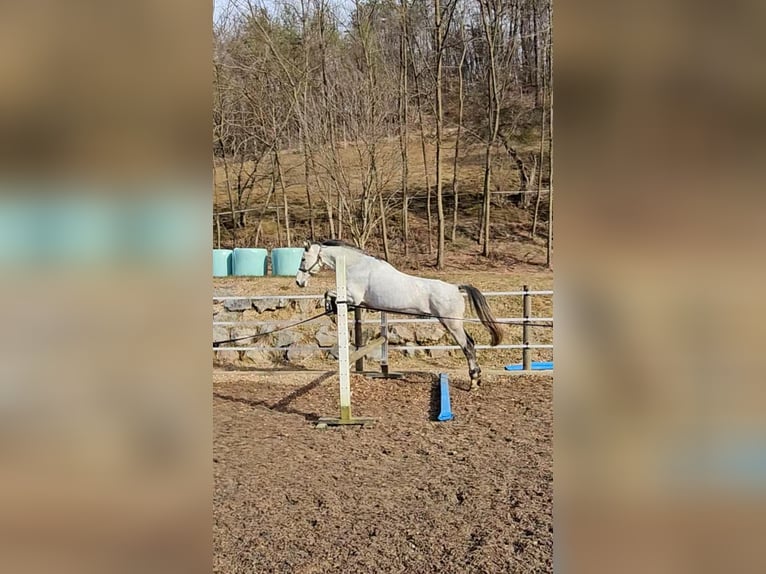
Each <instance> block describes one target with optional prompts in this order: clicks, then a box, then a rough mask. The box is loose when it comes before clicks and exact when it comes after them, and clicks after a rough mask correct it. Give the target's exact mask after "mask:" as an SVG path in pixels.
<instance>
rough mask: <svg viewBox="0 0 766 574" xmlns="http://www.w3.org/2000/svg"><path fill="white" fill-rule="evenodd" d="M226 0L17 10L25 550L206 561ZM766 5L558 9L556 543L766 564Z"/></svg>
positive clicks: (7, 111)
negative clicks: (215, 156)
mask: <svg viewBox="0 0 766 574" xmlns="http://www.w3.org/2000/svg"><path fill="white" fill-rule="evenodd" d="M212 12H213V6H212V3H210V2H202V3H189V2H180V1H169V2H163V3H161V4H160V3H153V2H147V1H140V0H139V1H134V2H130V3H118V2H99V3H96V2H84V1H80V2H76V1H75V2H67V3H65V4H64V3H60V2H53V1H47V2H46V1H39V2H32V3H10V4H9V3H6V4H4V5H3V6H2V8H0V77H2V78H3V81H2V86H1V87H0V289H1V290H2V291H1V292H0V295H2V297H0V310H2V317H3V321H2V325H3V327H4V328H3V329H2V330H1V331H0V332H1V333H2V334H1V335H0V337H2V343H3V344H2V345H0V505H1V506H2V508H3V512H2V515H1V516H0V532H1V533H2V536H0V540H1V541H2V542H0V565H1V567H2V570H3V571H8V572H46V571H55V572H59V573H63V572H70V571H71V572H96V571H98V572H104V571H141V572H159V571H163V572H168V571H178V572H191V571H196V570H209V568H210V488H211V482H212V481H211V471H210V458H211V455H210V448H211V446H210V425H211V418H210V355H209V345H210V339H209V337H210V331H209V328H210V327H209V320H210V319H209V315H208V309H209V307H208V305H209V297H210V221H211V215H212V213H211V211H212V210H211V201H210V192H211V189H212V185H213V183H212V169H211V168H212V162H211V145H210V142H211V138H210V135H211V126H212V121H211V109H212V100H211V85H212V64H211V48H212V37H211V20H212ZM763 18H764V7H763V4H762V3H757V2H753V1H742V2H729V3H724V4H720V5H719V4H712V3H702V4H700V3H696V4H694V5H690V4H687V3H682V2H648V3H641V4H640V5H635V4H627V3H614V2H582V1H581V2H574V3H572V2H570V3H562V4H561V5H559V4H555V5H554V10H553V27H554V29H555V34H554V35H553V37H554V41H553V48H552V50H553V62H554V64H553V72H554V73H553V84H552V85H553V93H554V97H555V103H556V105H555V106H553V105H551V110H552V113H553V114H554V118H555V119H554V130H555V133H556V135H557V137H556V139H555V144H554V156H555V169H554V176H555V179H556V189H557V190H558V192H557V195H556V201H555V213H556V216H555V219H554V222H555V226H554V229H555V231H554V234H553V245H554V246H555V248H554V253H553V259H552V262H553V266H554V268H555V269H556V282H557V283H558V285H557V286H556V291H557V293H558V297H557V303H556V305H557V309H556V311H555V312H556V317H557V321H559V328H558V329H557V333H556V338H557V341H556V351H555V352H556V354H557V355H558V356H557V357H556V359H555V360H556V361H557V363H558V364H557V367H558V373H559V374H558V375H557V378H556V382H555V387H556V390H555V417H556V425H557V430H556V439H555V441H556V442H555V444H556V446H555V448H556V454H555V464H556V476H555V485H556V486H555V488H556V498H555V510H554V514H555V522H556V533H555V540H556V543H555V544H556V545H555V553H556V564H557V567H558V570H559V571H562V572H563V571H566V572H634V571H635V572H695V573H696V572H721V571H726V572H762V571H763V570H764V566H765V565H764V559H763V558H762V557H761V556H760V553H759V552H758V550H759V548H758V545H757V543H758V542H759V539H760V536H759V535H760V533H761V527H762V526H763V522H764V516H766V514H764V512H763V511H764V502H765V500H764V499H765V497H766V441H764V438H766V428H765V427H766V422H764V416H763V413H764V408H763V407H764V402H763V393H764V385H763V373H764V370H763V367H764V365H763V364H762V363H763V362H764V357H765V356H766V354H764V353H763V352H762V350H761V342H762V341H763V337H762V336H761V335H762V334H763V331H764V325H763V320H762V318H763V317H764V316H765V315H764V304H763V299H762V291H763V289H762V284H763V283H762V279H763V271H764V270H763V267H762V265H763V263H762V262H763V255H762V254H763V251H762V249H763V236H762V234H763V230H764V226H763V221H762V218H763V213H764V209H763V207H764V206H763V205H762V203H761V202H762V199H761V197H762V193H761V192H762V189H763V183H764V178H763V175H764V174H763V170H764V164H763V161H762V158H763V156H764V154H763V151H764V150H763V147H764V140H763V129H762V128H763V124H764V119H766V114H765V113H764V111H765V110H764V102H766V98H764V96H765V95H766V94H765V93H764V87H765V84H766V78H765V77H764V74H765V73H766V71H765V69H764V66H763V64H762V62H763V57H762V56H763V55H764V53H763V52H764V40H763V35H762V34H759V32H760V28H761V26H760V24H761V23H762V22H763Z"/></svg>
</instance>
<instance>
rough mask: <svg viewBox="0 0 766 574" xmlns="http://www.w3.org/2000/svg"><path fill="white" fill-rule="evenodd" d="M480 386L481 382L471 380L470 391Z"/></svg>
mask: <svg viewBox="0 0 766 574" xmlns="http://www.w3.org/2000/svg"><path fill="white" fill-rule="evenodd" d="M479 386H481V381H480V380H479V379H471V390H472V391H475V390H477V389H478V388H479Z"/></svg>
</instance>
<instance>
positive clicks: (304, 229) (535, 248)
mask: <svg viewBox="0 0 766 574" xmlns="http://www.w3.org/2000/svg"><path fill="white" fill-rule="evenodd" d="M452 146H454V140H447V141H446V142H445V148H444V150H443V175H442V183H443V186H444V194H445V211H446V216H447V219H448V235H449V229H450V226H451V221H452V212H453V209H452V208H453V200H452V177H453V162H452V154H453V153H454V147H452ZM534 147H535V146H534V145H529V146H522V147H521V151H525V152H531V151H534ZM408 151H409V187H410V192H411V193H412V195H413V199H412V200H411V202H410V232H411V251H412V252H411V254H410V256H408V257H404V248H403V244H402V241H401V234H402V232H401V226H400V212H401V203H400V202H399V200H398V199H397V200H396V201H394V202H392V203H391V204H390V211H389V217H388V221H389V236H390V242H391V247H392V252H393V254H394V256H393V257H392V262H393V263H394V264H397V265H399V266H403V267H405V268H408V269H424V268H427V267H429V266H431V265H433V262H434V256H435V253H434V251H433V250H432V249H430V248H429V241H428V225H427V220H428V217H427V208H426V181H425V170H424V162H423V155H422V150H421V145H420V141H419V139H415V138H413V139H412V140H411V141H410V145H409V149H408ZM381 153H382V156H383V157H384V158H385V160H384V161H383V163H382V165H380V166H379V167H380V170H381V172H382V173H383V179H384V181H385V189H386V191H387V192H390V193H395V192H397V191H398V190H399V188H400V182H401V166H400V161H399V143H398V140H397V139H396V138H392V139H390V140H388V141H387V142H386V144H385V146H384V148H383V150H382V152H381ZM426 153H427V162H428V169H429V178H430V184H431V187H432V189H433V187H434V180H433V172H434V154H435V148H434V146H433V145H432V144H429V145H427V147H426ZM483 154H484V148H483V146H482V145H481V144H480V143H472V144H469V143H468V142H462V143H461V153H460V162H459V168H458V176H459V178H458V184H459V190H460V204H459V218H458V226H457V231H458V233H457V236H456V241H455V242H454V243H452V242H448V253H447V267H448V268H450V267H451V268H454V269H466V268H493V269H502V268H507V267H508V266H514V265H519V264H522V265H525V264H527V265H533V266H540V265H544V264H545V247H544V239H543V237H542V236H541V237H537V238H535V239H534V240H533V239H532V238H530V236H529V230H530V228H531V210H530V211H528V210H523V209H519V208H517V207H516V206H515V205H513V204H512V203H511V202H510V201H509V200H507V199H505V198H503V197H498V198H497V199H496V200H494V202H493V203H494V204H493V209H492V237H493V246H492V247H493V249H492V250H493V257H492V258H490V259H487V258H483V257H480V249H479V246H478V245H477V243H476V241H475V237H476V236H477V235H478V220H479V210H480V199H481V189H482V182H483ZM340 158H341V161H342V162H343V163H344V165H345V166H346V168H347V169H348V171H349V173H351V174H357V176H356V177H357V178H358V174H359V166H358V158H357V157H356V148H355V146H354V145H352V144H348V145H345V146H343V147H341V149H340ZM281 162H282V165H283V172H284V178H285V184H286V189H287V196H288V203H289V209H290V220H291V226H292V237H293V240H292V243H293V244H298V243H299V242H300V241H301V240H302V239H304V238H305V237H307V236H308V235H309V225H308V222H309V212H308V203H307V198H306V186H305V182H304V175H303V155H302V154H301V153H300V151H299V150H285V151H283V152H282V155H281ZM270 167H271V166H270V163H269V162H264V163H263V164H262V165H261V167H260V169H259V177H260V179H259V182H258V183H257V184H256V187H255V189H254V190H253V193H252V194H251V197H250V200H249V202H248V206H249V207H258V208H261V207H263V205H264V201H265V198H266V195H267V192H268V188H269V184H270V182H269V179H268V177H266V175H267V173H268V171H269V170H270ZM493 169H494V172H493V173H494V175H493V182H494V183H493V188H494V189H502V190H513V189H518V186H519V180H518V173H517V171H516V169H515V166H514V165H513V164H512V163H511V162H510V160H509V158H508V157H507V155H506V154H505V153H503V152H498V153H497V154H496V160H495V162H494V167H493ZM215 182H216V188H215V192H214V207H215V209H216V210H228V209H229V208H230V205H229V200H228V196H227V192H226V188H225V176H224V172H223V168H222V166H221V165H217V166H216V168H215ZM312 199H313V202H314V209H315V218H316V221H317V225H318V227H319V230H318V234H319V235H320V236H321V237H324V236H327V234H328V227H327V216H326V213H325V209H324V205H323V203H322V200H321V196H319V194H318V193H317V192H315V193H314V195H313V196H312ZM281 202H282V199H281V196H279V197H272V199H271V202H270V203H271V205H272V206H274V205H277V204H280V205H281ZM542 203H543V208H544V209H545V204H546V201H545V200H543V202H542ZM431 209H432V214H433V221H434V227H435V222H436V217H435V213H436V199H435V197H434V198H433V201H432V208H431ZM544 213H545V212H543V215H544ZM257 219H258V217H257V214H252V215H251V216H250V219H249V222H248V227H247V228H245V229H241V230H239V231H238V242H237V245H239V246H243V245H247V246H253V245H254V236H255V228H256V226H257ZM538 233H541V234H544V233H545V226H544V225H541V226H540V228H539V232H538ZM283 234H284V229H282V235H283ZM434 235H435V229H434ZM284 243H285V238H284V236H282V238H281V241H280V239H279V238H278V228H277V223H276V218H275V215H274V212H273V211H271V212H269V213H267V215H266V216H265V217H264V220H263V233H262V236H261V240H260V241H259V246H264V247H277V246H280V245H282V244H284ZM231 244H232V240H231V234H230V233H228V232H226V231H224V232H223V233H222V246H223V247H227V246H231ZM366 248H367V249H368V251H370V252H372V253H376V254H380V253H381V252H382V246H381V245H380V241H379V237H377V236H376V237H374V238H373V239H372V240H371V243H370V244H369V245H367V246H366Z"/></svg>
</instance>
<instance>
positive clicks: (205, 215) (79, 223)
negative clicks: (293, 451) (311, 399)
mask: <svg viewBox="0 0 766 574" xmlns="http://www.w3.org/2000/svg"><path fill="white" fill-rule="evenodd" d="M211 17H212V4H211V3H206V2H202V3H189V2H176V1H170V2H162V3H156V2H147V1H143V0H139V1H136V2H130V3H121V2H88V1H74V2H52V1H40V2H28V3H18V2H16V3H4V4H3V6H2V7H0V77H2V82H1V83H0V84H1V85H0V316H1V317H2V326H3V328H2V329H0V507H2V508H3V511H2V513H1V514H2V516H1V517H0V540H1V542H0V570H2V571H4V572H62V573H63V572H108V571H124V572H128V571H131V572H138V571H140V572H160V571H161V572H171V571H178V572H192V571H209V569H210V542H209V540H210V486H211V482H212V481H211V477H210V464H211V463H210V451H211V447H210V427H211V421H210V359H209V351H208V348H209V346H210V342H209V333H210V326H209V320H210V319H209V314H208V311H207V309H208V305H209V297H210V278H209V276H210V250H209V236H208V234H207V227H206V226H208V225H209V221H210V217H211V209H210V199H209V198H210V189H211V185H212V183H211V182H212V178H211V169H210V167H211V164H210V144H209V142H210V138H209V134H210V131H209V130H210V109H211V96H210V77H211V76H210V69H211V66H210V46H211V26H210V22H211Z"/></svg>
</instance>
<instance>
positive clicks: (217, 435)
mask: <svg viewBox="0 0 766 574" xmlns="http://www.w3.org/2000/svg"><path fill="white" fill-rule="evenodd" d="M352 379H353V380H352V392H353V413H354V414H355V415H359V416H372V417H376V419H377V422H376V424H375V426H373V427H372V428H358V427H345V428H330V429H325V430H317V429H315V428H314V427H313V425H312V424H311V421H313V420H315V419H316V418H317V417H318V416H324V415H335V414H337V412H338V384H337V375H334V374H332V373H331V372H330V373H323V372H321V371H315V372H303V373H301V372H295V371H291V372H280V371H274V372H270V373H264V372H257V373H256V372H225V371H217V372H215V373H214V400H213V414H214V459H213V461H214V465H213V466H214V476H215V492H214V531H213V534H214V570H215V572H220V573H226V574H236V573H245V572H247V573H266V572H285V573H287V572H289V573H296V574H308V573H327V572H341V571H344V572H370V573H373V572H375V573H378V572H381V573H387V572H402V573H408V574H417V573H425V572H434V573H436V572H438V573H457V572H461V573H462V572H477V573H478V572H486V573H498V572H551V571H552V569H553V568H552V552H553V522H552V515H551V510H552V496H553V457H552V434H553V429H552V419H553V417H552V377H551V376H550V375H536V376H499V375H489V376H485V377H484V384H483V386H482V387H481V388H480V389H479V390H478V391H473V392H469V391H468V390H465V389H467V386H468V382H467V380H466V379H467V375H466V373H465V372H464V369H461V370H459V371H458V370H456V371H451V372H450V381H451V384H450V389H451V399H452V409H453V412H454V414H455V419H454V420H453V421H449V422H444V423H439V422H434V419H435V415H436V414H437V412H438V384H437V374H436V373H435V372H434V373H418V374H409V375H407V377H406V378H405V379H403V380H381V379H370V378H365V377H362V376H358V375H354V376H353V377H352ZM461 387H462V388H461Z"/></svg>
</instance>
